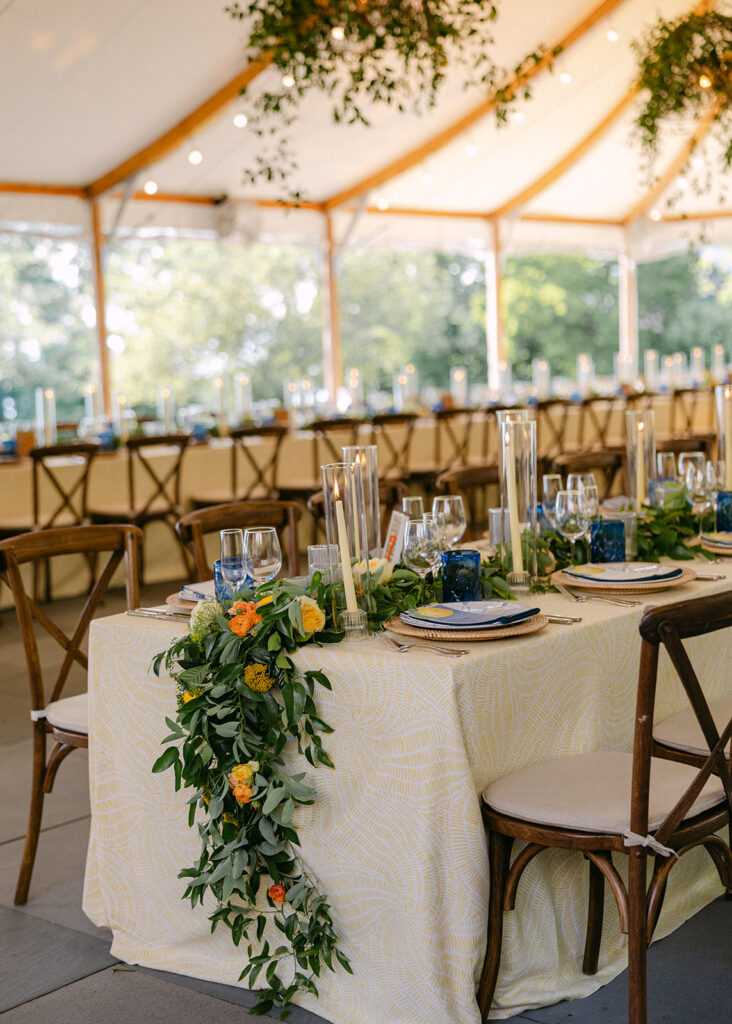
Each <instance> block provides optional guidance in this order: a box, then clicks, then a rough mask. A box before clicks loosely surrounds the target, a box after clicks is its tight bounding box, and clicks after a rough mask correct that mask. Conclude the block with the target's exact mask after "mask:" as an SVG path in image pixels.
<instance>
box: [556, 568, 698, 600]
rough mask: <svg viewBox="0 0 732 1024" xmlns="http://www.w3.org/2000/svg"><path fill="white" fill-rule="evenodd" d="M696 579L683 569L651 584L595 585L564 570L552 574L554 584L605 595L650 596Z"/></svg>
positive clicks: (692, 572)
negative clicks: (671, 576) (668, 578)
mask: <svg viewBox="0 0 732 1024" xmlns="http://www.w3.org/2000/svg"><path fill="white" fill-rule="evenodd" d="M695 579H696V573H695V572H694V570H693V569H682V570H681V575H680V576H675V577H674V578H673V579H670V580H653V581H652V582H650V583H595V582H594V580H580V579H577V577H576V576H568V575H567V574H566V573H565V572H564V570H563V569H559V570H557V572H554V573H552V583H561V584H562V585H563V586H565V587H572V588H573V589H575V590H596V591H598V592H601V593H603V594H649V593H653V592H654V591H657V590H669V589H670V588H671V587H681V586H683V585H684V584H685V583H691V582H692V581H693V580H695Z"/></svg>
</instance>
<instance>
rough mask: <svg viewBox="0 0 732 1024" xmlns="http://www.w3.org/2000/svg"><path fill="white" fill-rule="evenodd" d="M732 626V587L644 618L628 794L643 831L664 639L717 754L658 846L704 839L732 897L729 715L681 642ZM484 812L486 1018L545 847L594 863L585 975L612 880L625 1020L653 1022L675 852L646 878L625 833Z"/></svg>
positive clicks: (659, 834)
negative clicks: (508, 929) (624, 872)
mask: <svg viewBox="0 0 732 1024" xmlns="http://www.w3.org/2000/svg"><path fill="white" fill-rule="evenodd" d="M730 627H732V595H730V593H729V592H725V593H721V594H712V595H711V596H709V597H702V598H697V599H695V600H691V601H682V602H679V603H677V604H673V605H666V606H663V607H660V608H655V609H653V608H652V609H649V610H648V611H647V612H646V613H645V615H644V616H643V619H642V621H641V624H640V635H641V656H640V670H639V675H638V693H637V702H636V715H635V735H634V740H633V770H632V784H631V793H630V831H631V832H633V833H636V834H637V835H638V836H640V837H646V836H648V804H649V790H650V774H651V758H652V755H653V750H654V744H653V736H652V733H653V713H654V708H655V698H656V682H657V672H658V655H659V649H660V648H661V647H662V646H663V647H665V649H666V651H667V653H668V655H669V657H670V660H671V663H672V665H673V667H674V669H675V670H676V674H677V675H678V677H679V679H680V681H681V683H682V686H683V688H684V691H685V693H686V696H687V698H688V700H689V703H690V705H691V707H692V708H693V710H694V714H695V716H696V718H697V721H698V722H699V725H700V727H701V729H702V732H703V734H704V737H705V739H706V741H707V743H708V745H709V750H710V753H709V755H708V756H707V757H704V758H703V759H701V760H700V762H699V763H697V764H695V765H694V767H695V768H696V769H697V773H696V775H695V777H694V778H693V781H692V782H691V783H690V784H689V786H688V787H687V789H686V790H685V792H684V793H683V794H682V795H681V796H680V797H679V799H678V801H677V803H676V805H675V807H673V808H672V810H671V811H670V812H669V813H668V815H667V817H666V818H665V820H664V821H663V822H662V823H661V825H660V826H659V827H658V828H657V829H656V830H655V832H654V834H653V837H652V838H653V839H654V840H655V842H656V843H657V844H661V848H663V847H667V848H671V849H672V850H674V851H675V852H676V854H677V857H681V856H683V855H684V854H685V853H687V852H688V851H689V850H692V849H695V848H696V847H698V846H701V847H703V848H704V849H705V850H706V851H707V853H708V854H709V856H710V857H711V859H712V861H713V863H714V865H715V867H716V869H717V872H718V874H719V877H720V881H721V883H722V886H723V887H724V889H725V890H726V892H727V894H728V896H730V895H732V851H731V850H730V843H729V842H727V843H725V842H724V841H723V840H722V839H721V838H720V837H719V836H717V835H715V833H717V832H718V831H719V830H720V829H721V828H723V827H724V826H728V827H729V826H730V824H731V823H732V758H730V759H729V760H727V758H725V755H724V749H725V746H726V744H727V743H728V742H729V739H730V736H732V720H730V721H729V722H728V723H727V725H726V726H725V727H724V728H723V729H722V730H721V732H720V731H719V730H718V729H717V727H716V725H715V724H714V719H713V717H712V714H711V712H710V710H709V705H708V703H707V700H706V698H705V696H704V693H703V691H702V688H701V686H700V684H699V680H698V678H697V676H696V673H695V672H694V669H693V667H692V665H691V661H690V660H689V656H688V654H687V652H686V650H685V648H684V645H683V642H682V641H683V640H685V639H688V638H690V637H696V636H701V635H703V634H707V633H712V632H715V631H717V630H720V629H728V628H730ZM713 773H714V774H718V775H719V776H720V778H721V779H722V782H723V786H724V793H725V796H724V799H723V801H722V802H720V803H719V804H717V805H715V806H714V807H712V808H710V809H709V810H707V811H704V812H702V813H700V814H696V815H695V816H694V817H690V818H686V815H687V814H688V812H689V810H690V808H691V807H692V805H693V803H694V801H695V800H696V798H697V796H698V795H699V793H700V791H701V789H702V788H703V786H704V784H705V783H706V781H707V780H708V779H709V778H710V776H711V775H712V774H713ZM482 811H483V820H484V822H485V826H486V829H487V831H488V851H489V860H490V897H489V911H488V947H487V951H486V957H485V961H484V964H483V971H482V974H481V979H480V985H479V989H478V1004H479V1007H480V1012H481V1016H482V1020H483V1021H484V1022H485V1021H486V1020H487V1017H488V1011H489V1009H490V1005H491V1001H492V999H493V992H494V991H495V985H496V980H497V977H498V969H499V965H500V956H501V942H502V931H503V914H504V911H505V910H513V909H514V906H515V900H516V889H517V887H518V883H519V880H520V878H521V875H522V873H523V871H524V868H525V867H526V866H527V865H528V864H529V863H530V862H531V861H532V860H533V859H534V857H535V856H537V854H539V853H541V851H542V850H545V849H552V848H559V849H567V850H580V851H582V853H583V854H584V856H585V857H586V858H587V860H588V861H589V862H590V890H589V915H588V922H587V933H586V939H585V952H584V960H583V965H582V969H583V971H584V972H585V973H586V974H595V973H596V971H597V965H598V958H599V952H600V940H601V936H602V921H603V910H604V907H603V897H604V883H605V881H607V882H608V884H609V886H610V889H611V891H612V893H613V896H614V897H615V901H616V903H617V906H618V913H619V917H620V927H621V929H622V931H623V932H624V933H626V934H627V935H628V1006H629V1016H628V1021H629V1024H646V1021H647V991H646V950H647V946H648V945H649V943H650V941H651V938H652V936H653V932H654V929H655V927H656V924H657V922H658V916H659V914H660V911H661V906H662V904H663V898H664V894H665V891H666V884H667V881H668V876H669V873H670V871H671V869H672V867H673V866H674V864H675V863H676V860H677V857H669V856H662V855H661V854H660V852H659V853H654V854H653V856H654V860H655V863H654V870H653V873H652V877H651V881H650V883H649V884H647V881H646V861H647V857H648V856H649V852H648V849H647V848H646V847H645V846H642V845H633V846H626V843H625V839H624V837H623V836H622V835H617V834H607V833H598V832H584V831H582V832H581V831H578V830H575V829H567V828H562V827H560V826H556V827H550V826H544V825H537V824H535V823H532V822H528V821H522V820H519V819H516V818H511V817H508V816H506V815H504V814H501V813H499V812H496V811H494V810H493V809H492V808H490V807H489V806H488V805H487V804H486V803H485V802H484V801H483V802H482ZM517 839H518V840H523V841H525V842H526V843H527V845H526V846H525V847H524V848H523V849H522V850H521V851H520V852H519V854H518V855H517V856H516V858H515V859H514V861H513V863H511V860H510V857H511V849H512V846H513V843H514V842H515V840H517ZM614 853H618V854H625V855H627V856H628V858H629V873H628V886H627V888H626V886H625V884H624V882H623V880H622V878H621V877H620V874H619V873H618V871H617V870H616V868H615V866H614V864H613V859H612V858H613V854H614Z"/></svg>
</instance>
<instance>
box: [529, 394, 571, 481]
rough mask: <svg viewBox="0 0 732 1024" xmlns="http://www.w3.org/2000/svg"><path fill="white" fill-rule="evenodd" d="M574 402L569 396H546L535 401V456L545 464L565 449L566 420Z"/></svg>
mask: <svg viewBox="0 0 732 1024" xmlns="http://www.w3.org/2000/svg"><path fill="white" fill-rule="evenodd" d="M574 405H575V403H574V402H572V401H571V399H569V398H546V399H542V400H541V401H540V402H537V403H536V457H537V460H538V462H539V463H540V464H541V465H543V466H547V465H549V464H550V462H551V460H552V459H554V458H556V456H557V455H561V453H562V452H563V451H565V449H566V434H567V421H568V419H569V414H570V411H571V409H572V408H573V407H574Z"/></svg>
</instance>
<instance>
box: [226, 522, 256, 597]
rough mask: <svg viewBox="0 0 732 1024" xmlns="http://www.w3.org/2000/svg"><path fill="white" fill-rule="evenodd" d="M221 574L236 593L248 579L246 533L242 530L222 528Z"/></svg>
mask: <svg viewBox="0 0 732 1024" xmlns="http://www.w3.org/2000/svg"><path fill="white" fill-rule="evenodd" d="M219 537H220V538H221V575H222V576H223V578H224V579H225V580H226V582H227V583H230V584H231V588H232V590H233V591H234V594H235V595H236V593H237V591H239V590H241V588H242V587H243V586H244V584H245V583H246V581H247V578H248V576H249V573H248V571H247V562H246V558H245V556H244V533H243V531H242V530H221V532H220V533H219Z"/></svg>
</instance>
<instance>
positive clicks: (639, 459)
mask: <svg viewBox="0 0 732 1024" xmlns="http://www.w3.org/2000/svg"><path fill="white" fill-rule="evenodd" d="M637 427H638V436H637V438H636V448H635V452H636V455H635V494H636V500H637V502H638V508H639V509H640V507H641V505H642V504H643V502H644V501H645V497H646V467H645V458H644V449H643V438H644V436H645V435H644V433H643V430H644V429H645V423H644V422H643V420H641V421H640V423H638V424H637Z"/></svg>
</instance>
